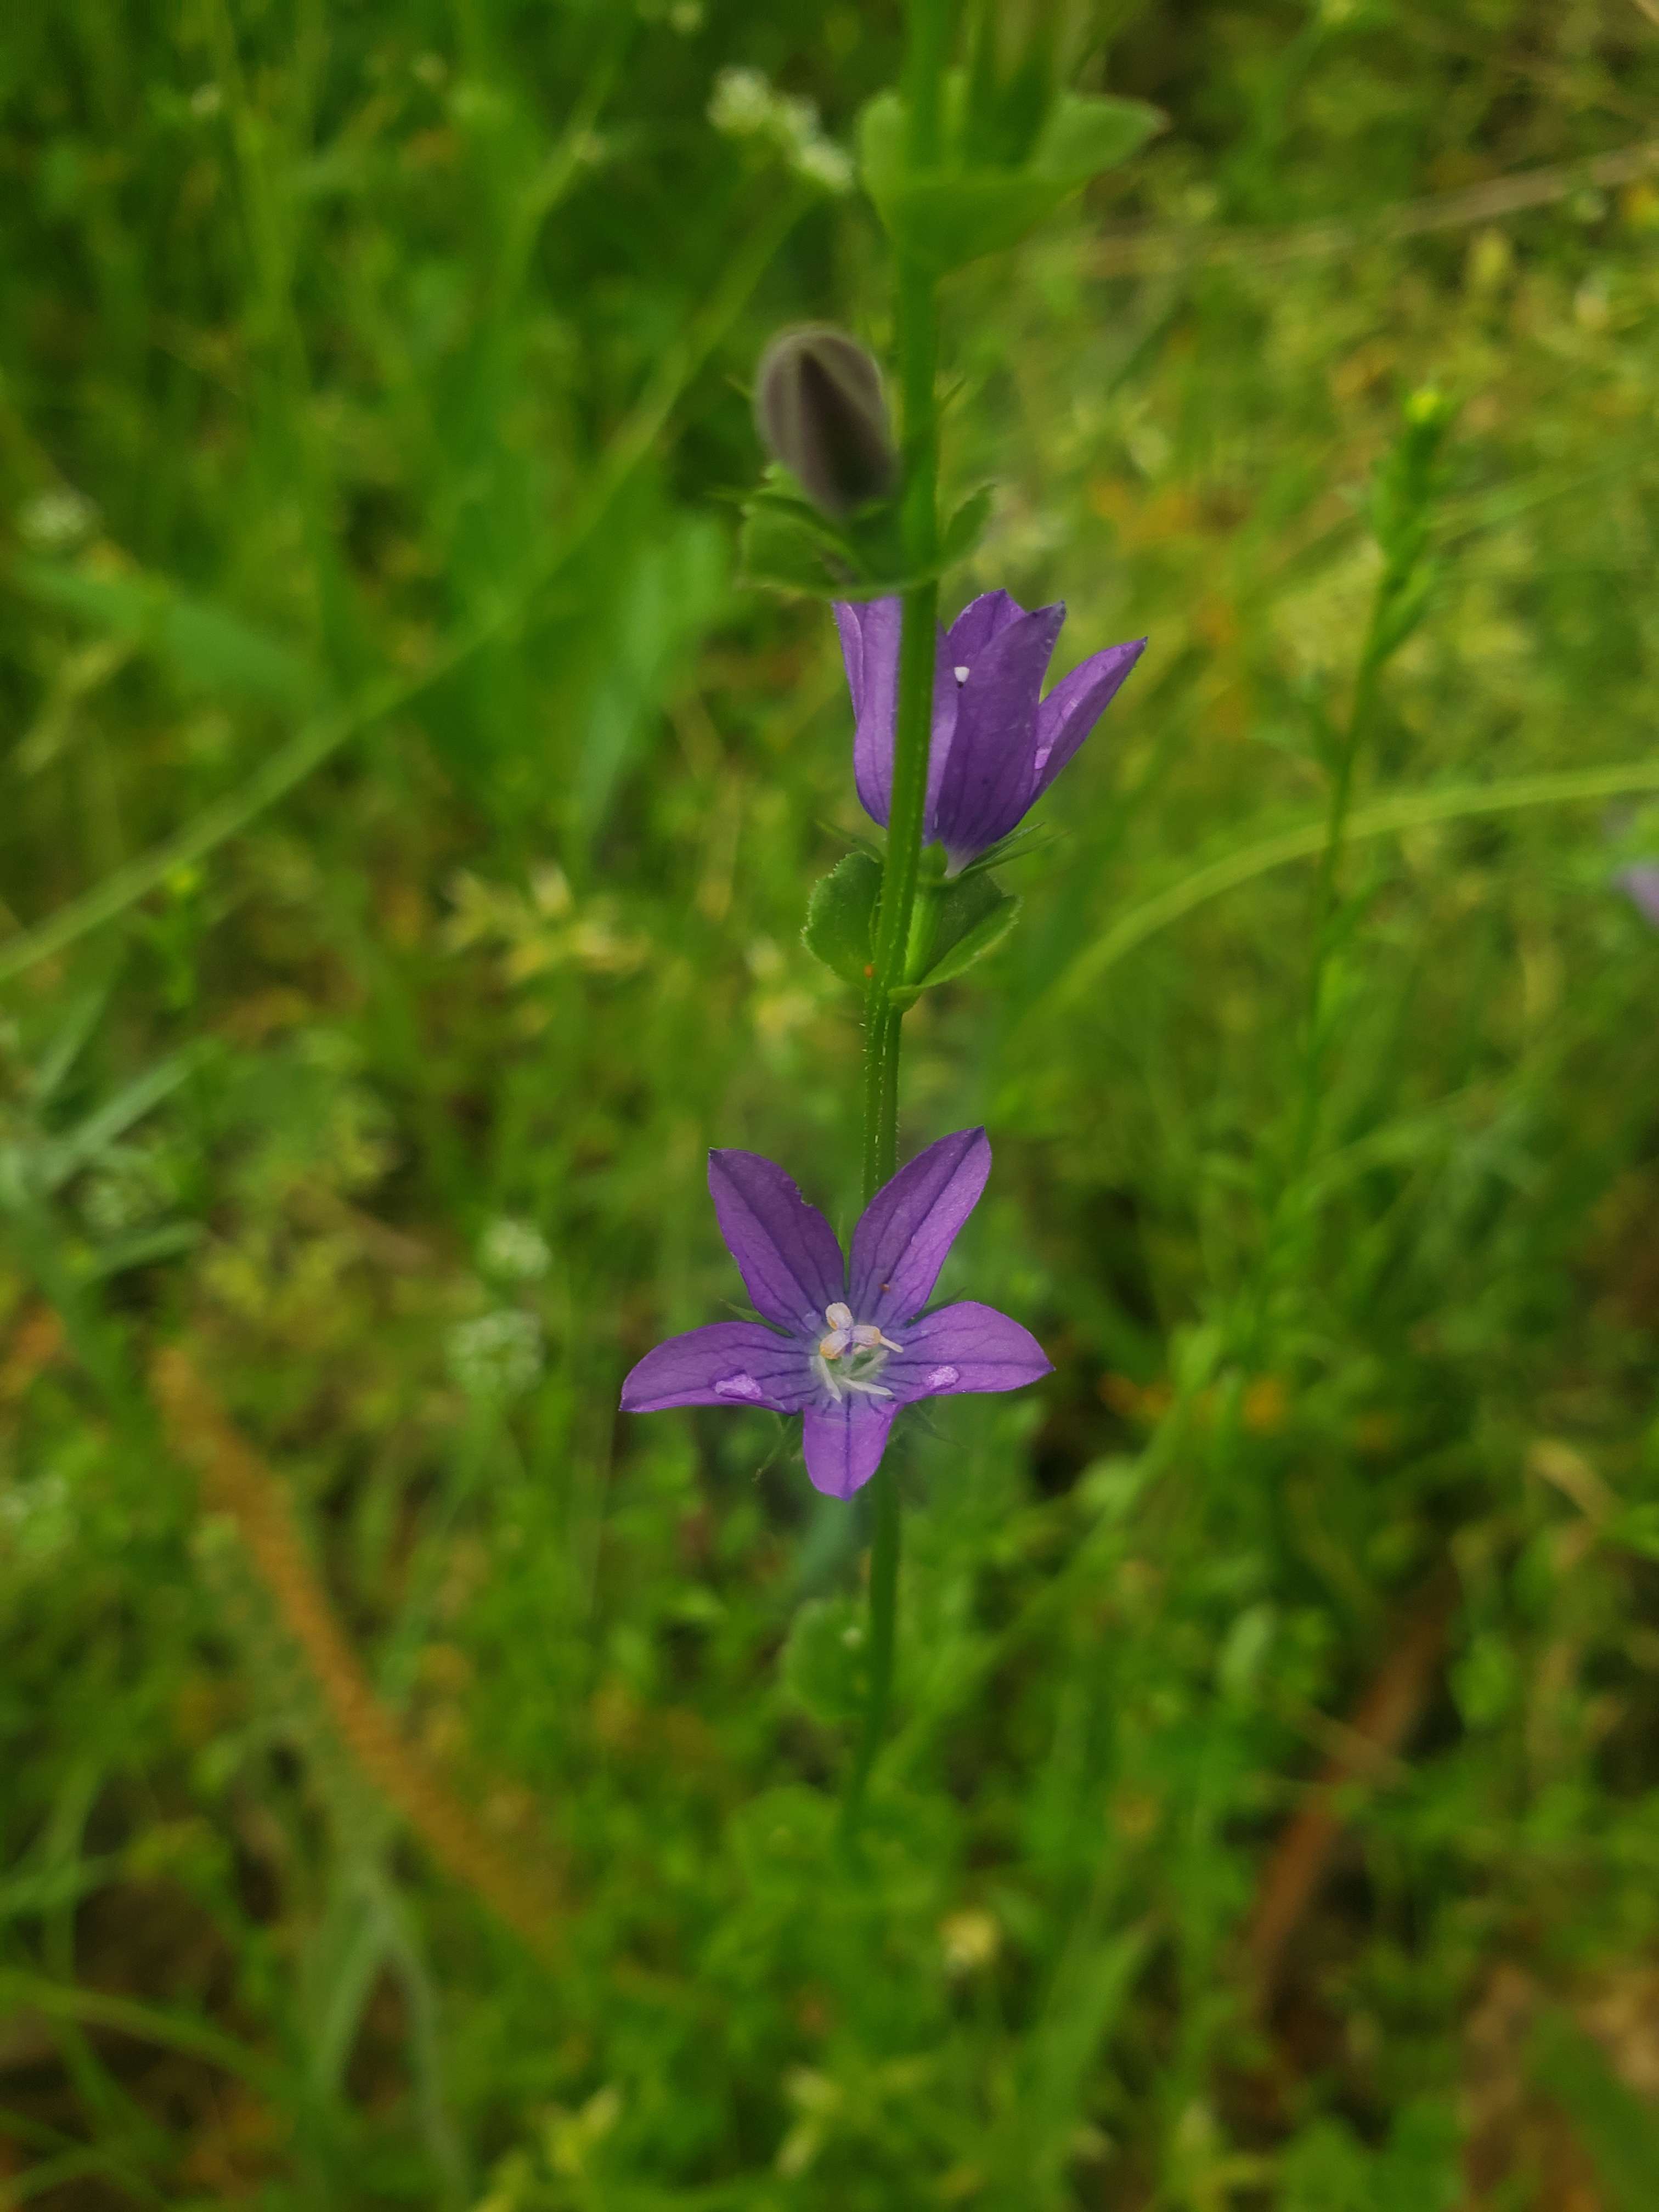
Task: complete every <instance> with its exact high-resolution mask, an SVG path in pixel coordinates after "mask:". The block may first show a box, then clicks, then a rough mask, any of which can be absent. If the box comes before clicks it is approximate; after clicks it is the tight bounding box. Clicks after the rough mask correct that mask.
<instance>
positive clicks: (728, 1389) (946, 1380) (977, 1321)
mask: <svg viewBox="0 0 1659 2212" xmlns="http://www.w3.org/2000/svg"><path fill="white" fill-rule="evenodd" d="M990 1172H991V1147H990V1144H989V1142H988V1140H987V1137H986V1134H985V1132H984V1130H983V1129H963V1130H960V1131H958V1132H957V1134H956V1135H955V1136H954V1137H941V1138H940V1139H939V1142H938V1143H937V1144H936V1145H929V1146H928V1147H927V1151H926V1152H919V1153H918V1154H917V1156H916V1158H915V1159H913V1160H911V1161H910V1162H908V1164H907V1165H905V1166H904V1167H902V1168H901V1169H900V1170H899V1171H898V1173H897V1174H896V1176H894V1177H893V1179H892V1181H891V1182H889V1183H885V1184H884V1185H883V1187H882V1188H881V1189H880V1190H878V1192H877V1193H876V1194H875V1196H874V1197H873V1198H872V1200H871V1201H870V1203H869V1205H868V1206H866V1208H865V1209H864V1213H863V1216H862V1218H861V1219H860V1222H859V1225H858V1227H857V1228H856V1229H855V1230H854V1231H853V1249H852V1254H851V1256H850V1258H849V1259H843V1258H842V1249H841V1245H840V1243H838V1242H837V1240H836V1232H835V1231H834V1230H833V1229H831V1228H830V1226H829V1223H828V1222H827V1221H826V1220H825V1219H824V1218H823V1215H822V1214H821V1213H820V1212H818V1210H817V1207H816V1206H809V1205H808V1204H807V1202H806V1200H805V1199H804V1198H803V1197H802V1196H801V1194H800V1193H799V1190H798V1189H797V1188H795V1185H794V1183H793V1182H792V1181H791V1180H790V1178H789V1177H788V1176H787V1175H785V1173H784V1171H783V1170H782V1169H781V1168H780V1167H775V1166H774V1165H773V1164H772V1162H771V1161H770V1160H768V1159H763V1158H761V1156H760V1154H759V1153H758V1152H710V1154H709V1155H708V1188H709V1190H710V1192H711V1194H713V1197H714V1212H715V1213H716V1215H717V1216H718V1218H719V1220H720V1234H721V1235H722V1236H723V1237H725V1239H726V1247H727V1249H728V1250H729V1251H730V1252H731V1255H732V1258H733V1259H734V1260H735V1261H737V1263H738V1273H739V1274H740V1275H741V1276H742V1277H743V1279H744V1287H745V1288H746V1289H747V1291H748V1292H749V1295H750V1298H751V1299H753V1301H754V1304H755V1306H756V1309H757V1311H758V1312H759V1313H760V1314H761V1315H763V1317H764V1322H756V1321H720V1322H714V1323H713V1324H712V1325H711V1326H710V1327H708V1328H694V1329H690V1330H689V1331H688V1332H687V1333H686V1334H685V1335H684V1336H671V1337H670V1338H669V1340H668V1341H667V1343H666V1344H659V1345H658V1346H657V1347H656V1349H655V1350H654V1351H653V1352H647V1353H646V1355H645V1357H644V1358H643V1359H641V1361H640V1363H639V1364H638V1365H637V1366H636V1367H635V1369H634V1370H633V1371H632V1373H631V1374H630V1375H629V1377H628V1380H627V1381H626V1382H625V1383H623V1393H622V1403H623V1412H624V1413H656V1412H658V1411H659V1410H660V1409H661V1408H662V1407H665V1406H769V1407H771V1409H772V1411H773V1412H774V1413H801V1414H804V1415H805V1422H804V1431H805V1445H806V1472H807V1474H809V1475H810V1476H811V1480H812V1482H813V1484H814V1486H815V1487H816V1488H817V1489H819V1490H822V1491H823V1492H826V1493H827V1494H828V1495H829V1497H831V1498H850V1497H851V1496H852V1495H853V1492H854V1491H855V1490H859V1489H861V1488H862V1487H863V1486H864V1485H865V1484H866V1482H868V1481H869V1480H870V1478H871V1476H872V1474H874V1473H875V1471H876V1469H877V1468H878V1467H879V1465H880V1464H881V1455H882V1451H883V1449H884V1446H885V1444H886V1442H887V1431H889V1429H890V1428H891V1426H892V1425H893V1417H894V1415H895V1414H896V1413H897V1412H898V1410H899V1408H900V1407H901V1406H908V1405H912V1404H914V1403H915V1401H916V1400H917V1399H918V1398H939V1397H945V1396H952V1395H957V1394H959V1393H960V1392H963V1391H965V1390H1017V1389H1018V1388H1019V1387H1020V1385H1021V1384H1022V1383H1035V1382H1036V1379H1037V1377H1038V1376H1040V1375H1046V1374H1048V1371H1049V1362H1048V1359H1047V1358H1046V1357H1045V1356H1044V1353H1043V1350H1042V1346H1041V1345H1040V1344H1039V1343H1038V1342H1037V1340H1036V1338H1035V1337H1034V1336H1033V1335H1032V1334H1031V1333H1030V1330H1029V1329H1024V1328H1021V1327H1020V1325H1019V1323H1018V1322H1017V1321H1011V1320H1010V1319H1009V1317H1008V1316H1007V1315H1006V1314H1002V1313H999V1312H998V1311H997V1310H996V1309H995V1308H994V1306H982V1305H979V1304H975V1302H974V1301H973V1300H972V1299H963V1300H959V1301H958V1302H957V1304H954V1305H946V1306H940V1307H939V1309H938V1310H936V1311H935V1312H933V1313H927V1312H924V1311H923V1310H922V1309H923V1308H924V1307H925V1306H926V1305H927V1299H928V1297H929V1295H930V1294H931V1292H932V1291H933V1285H934V1284H935V1283H936V1282H937V1281H938V1279H939V1269H940V1268H941V1267H943V1266H944V1265H945V1255H946V1254H947V1253H948V1252H949V1251H950V1249H951V1245H952V1244H953V1243H955V1242H956V1237H957V1231H958V1230H959V1229H960V1228H961V1227H962V1225H963V1222H964V1221H966V1219H967V1218H968V1216H969V1214H970V1213H971V1212H973V1210H974V1208H975V1206H976V1205H977V1204H978V1202H979V1195H980V1193H981V1191H982V1190H983V1189H984V1188H985V1179H986V1177H987V1176H988V1175H989V1174H990ZM765 1322H769V1323H770V1324H771V1326H770V1327H767V1326H765V1325H764V1323H765Z"/></svg>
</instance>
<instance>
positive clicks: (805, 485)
mask: <svg viewBox="0 0 1659 2212" xmlns="http://www.w3.org/2000/svg"><path fill="white" fill-rule="evenodd" d="M755 423H756V427H757V429H758V430H759V432H760V436H761V442H762V444H763V446H765V447H766V449H767V451H768V452H769V453H770V454H771V455H772V456H773V458H774V459H775V460H779V461H781V462H782V463H783V465H784V466H785V467H786V468H787V469H788V470H789V471H791V472H792V473H793V476H794V477H796V478H797V480H798V481H799V484H800V486H801V489H803V490H804V491H805V494H806V495H807V497H808V498H809V499H810V500H811V501H812V503H813V505H814V506H815V507H822V508H823V512H824V513H826V514H830V515H835V516H836V517H837V518H840V517H842V516H845V515H848V514H851V513H853V512H854V509H855V508H857V507H866V506H868V505H869V504H870V502H871V501H872V500H879V499H885V498H886V497H887V495H888V494H889V493H890V491H891V490H892V489H893V483H894V479H895V477H896V475H897V472H898V464H897V461H896V457H895V455H894V453H893V443H892V439H891V436H890V433H889V430H888V427H887V403H886V401H885V400H884V398H883V397H882V389H881V371H880V370H879V369H878V368H877V366H876V364H875V362H873V361H872V359H871V357H870V356H869V355H868V354H867V353H866V351H865V350H864V348H863V347H862V346H861V345H860V344H859V343H858V341H857V340H856V339H855V338H850V337H848V335H847V333H846V331H838V330H835V329H833V328H832V327H831V326H830V325H829V324H827V323H809V324H805V325H803V326H802V327H801V328H800V329H799V330H793V331H780V333H779V334H778V336H777V337H775V338H774V339H773V341H772V343H771V344H770V345H769V346H768V347H767V349H766V351H765V352H764V353H763V355H762V356H761V363H760V368H759V370H758V372H757V375H756V379H755Z"/></svg>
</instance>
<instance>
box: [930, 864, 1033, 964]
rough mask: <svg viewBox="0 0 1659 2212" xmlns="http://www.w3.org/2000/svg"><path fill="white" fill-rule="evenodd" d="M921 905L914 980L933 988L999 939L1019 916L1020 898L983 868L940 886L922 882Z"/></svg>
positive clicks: (982, 956)
mask: <svg viewBox="0 0 1659 2212" xmlns="http://www.w3.org/2000/svg"><path fill="white" fill-rule="evenodd" d="M917 906H918V909H919V921H918V926H917V927H916V929H915V930H914V931H913V932H912V935H911V963H910V975H909V978H908V980H909V981H910V983H911V984H912V985H913V986H914V987H915V988H916V989H918V990H926V991H931V990H932V989H933V987H934V986H935V985H936V984H939V983H949V982H951V981H954V979H955V978H956V977H957V976H958V975H962V974H963V973H964V972H965V970H967V969H969V968H971V967H972V966H973V964H974V963H975V961H976V960H982V959H983V958H984V957H985V955H986V954H987V952H989V951H993V950H994V948H995V947H996V946H997V945H1000V943H1001V942H1002V940H1003V939H1004V938H1005V937H1006V935H1007V934H1008V932H1009V931H1010V930H1011V929H1012V927H1013V926H1014V923H1015V922H1016V921H1018V918H1019V908H1020V902H1019V900H1018V898H1016V897H1014V896H1013V895H1012V893H1011V892H1008V891H1005V890H1002V889H1001V888H1000V885H999V884H997V883H996V881H995V880H994V878H992V877H991V876H988V875H987V874H985V873H984V872H980V873H978V874H975V875H971V876H961V877H958V878H957V880H956V881H955V882H954V883H949V884H939V885H938V886H937V887H934V886H931V885H928V884H922V885H921V888H920V890H919V894H918V898H917ZM930 924H931V927H930Z"/></svg>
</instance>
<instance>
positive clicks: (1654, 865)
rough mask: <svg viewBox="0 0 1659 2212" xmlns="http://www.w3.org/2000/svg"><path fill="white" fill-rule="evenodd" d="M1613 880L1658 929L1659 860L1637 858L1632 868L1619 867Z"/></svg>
mask: <svg viewBox="0 0 1659 2212" xmlns="http://www.w3.org/2000/svg"><path fill="white" fill-rule="evenodd" d="M1613 881H1614V883H1616V884H1618V886H1619V888H1620V890H1621V891H1623V892H1624V893H1625V894H1626V896H1627V897H1629V898H1630V899H1631V900H1632V901H1633V902H1634V903H1635V904H1636V906H1637V907H1638V908H1640V910H1641V911H1642V913H1644V915H1646V916H1647V918H1648V920H1649V921H1650V922H1651V923H1652V924H1653V926H1654V927H1655V928H1656V929H1659V860H1638V862H1637V864H1636V866H1634V867H1633V868H1621V869H1620V871H1619V873H1618V874H1617V875H1616V876H1615V877H1614V878H1613Z"/></svg>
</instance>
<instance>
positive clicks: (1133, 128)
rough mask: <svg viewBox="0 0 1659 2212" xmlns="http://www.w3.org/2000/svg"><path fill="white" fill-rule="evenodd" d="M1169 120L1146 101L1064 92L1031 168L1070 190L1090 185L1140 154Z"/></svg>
mask: <svg viewBox="0 0 1659 2212" xmlns="http://www.w3.org/2000/svg"><path fill="white" fill-rule="evenodd" d="M1163 124H1164V118H1163V117H1162V115H1160V114H1159V112H1158V109H1157V108H1155V107H1149V106H1147V105H1146V101H1145V100H1114V99H1112V98H1110V97H1109V95H1108V94H1103V93H1097V94H1081V93H1075V92H1063V93H1061V94H1060V98H1059V99H1058V100H1056V101H1055V102H1054V107H1053V109H1052V111H1051V112H1050V113H1049V117H1048V121H1047V122H1046V123H1045V124H1044V125H1043V126H1042V131H1041V132H1040V133H1039V135H1038V137H1037V143H1036V151H1035V152H1034V153H1033V155H1032V156H1031V167H1032V168H1033V169H1035V170H1036V172H1037V173H1038V174H1039V175H1041V176H1043V177H1047V178H1048V179H1052V180H1053V181H1054V183H1056V184H1058V183H1060V182H1061V181H1062V180H1064V181H1065V182H1066V186H1067V189H1068V190H1069V189H1073V188H1075V187H1076V186H1078V185H1086V184H1087V183H1088V181H1089V179H1090V178H1091V177H1097V176H1099V174H1100V173H1101V172H1102V170H1103V169H1115V168H1116V167H1117V166H1118V164H1119V162H1121V161H1127V160H1128V158H1129V156H1130V155H1131V154H1135V153H1139V150H1140V149H1141V148H1142V147H1143V146H1144V145H1145V144H1146V141H1147V140H1148V139H1149V138H1150V137H1152V134H1153V132H1154V131H1158V130H1161V129H1162V127H1163Z"/></svg>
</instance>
